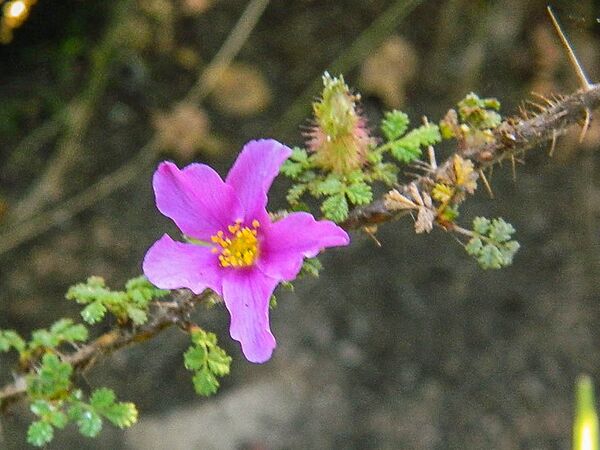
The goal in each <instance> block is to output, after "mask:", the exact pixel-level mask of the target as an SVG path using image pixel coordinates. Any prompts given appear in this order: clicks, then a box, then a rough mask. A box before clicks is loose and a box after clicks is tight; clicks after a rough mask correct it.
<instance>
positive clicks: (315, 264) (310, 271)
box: [300, 258, 323, 278]
mask: <svg viewBox="0 0 600 450" xmlns="http://www.w3.org/2000/svg"><path fill="white" fill-rule="evenodd" d="M322 268H323V264H321V261H319V259H318V258H306V259H305V260H304V262H303V263H302V268H301V269H300V276H307V275H310V276H313V277H315V278H318V277H319V272H320V271H321V269H322Z"/></svg>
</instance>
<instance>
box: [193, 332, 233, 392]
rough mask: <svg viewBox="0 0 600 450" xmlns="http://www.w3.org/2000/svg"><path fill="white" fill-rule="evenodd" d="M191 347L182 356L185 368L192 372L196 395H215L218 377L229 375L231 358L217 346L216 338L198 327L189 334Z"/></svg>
mask: <svg viewBox="0 0 600 450" xmlns="http://www.w3.org/2000/svg"><path fill="white" fill-rule="evenodd" d="M191 339H192V345H191V346H190V347H189V348H188V349H187V351H186V352H185V353H184V355H183V361H184V365H185V368H186V369H188V370H191V371H192V372H194V376H193V378H192V382H193V383H194V390H195V391H196V393H197V394H198V395H203V396H209V395H212V394H215V393H216V392H217V390H218V388H219V386H220V384H219V380H218V377H223V376H225V375H228V374H229V369H230V366H231V357H230V356H228V355H227V353H225V350H223V349H222V348H221V347H219V346H218V345H217V336H216V335H215V334H214V333H208V332H206V331H204V330H202V329H200V328H198V327H195V328H194V329H193V331H192V332H191Z"/></svg>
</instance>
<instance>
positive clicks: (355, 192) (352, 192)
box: [346, 181, 373, 205]
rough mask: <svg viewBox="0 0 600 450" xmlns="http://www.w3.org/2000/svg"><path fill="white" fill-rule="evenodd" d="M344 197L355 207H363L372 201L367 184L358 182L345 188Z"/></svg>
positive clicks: (369, 187) (371, 193)
mask: <svg viewBox="0 0 600 450" xmlns="http://www.w3.org/2000/svg"><path fill="white" fill-rule="evenodd" d="M346 195H347V196H348V199H349V200H350V202H351V203H353V204H355V205H364V204H366V203H370V202H371V200H373V191H371V186H369V185H368V184H367V183H365V182H364V181H363V182H359V183H356V184H352V185H350V186H348V187H347V188H346Z"/></svg>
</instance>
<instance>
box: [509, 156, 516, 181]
mask: <svg viewBox="0 0 600 450" xmlns="http://www.w3.org/2000/svg"><path fill="white" fill-rule="evenodd" d="M510 163H511V167H512V177H513V183H516V182H517V167H516V163H515V155H513V154H511V155H510Z"/></svg>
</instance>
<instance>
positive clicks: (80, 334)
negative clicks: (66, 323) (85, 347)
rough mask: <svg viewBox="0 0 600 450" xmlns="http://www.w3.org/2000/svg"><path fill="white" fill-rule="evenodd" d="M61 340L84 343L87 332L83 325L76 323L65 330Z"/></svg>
mask: <svg viewBox="0 0 600 450" xmlns="http://www.w3.org/2000/svg"><path fill="white" fill-rule="evenodd" d="M62 338H63V340H65V341H69V342H82V341H86V340H87V338H88V330H87V328H86V327H85V325H82V324H80V323H78V324H76V325H72V326H70V327H68V328H67V329H65V330H64V332H63V333H62Z"/></svg>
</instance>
